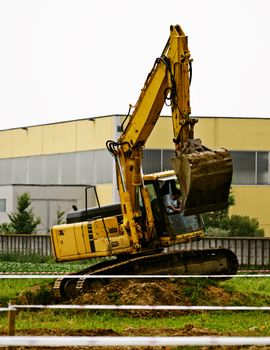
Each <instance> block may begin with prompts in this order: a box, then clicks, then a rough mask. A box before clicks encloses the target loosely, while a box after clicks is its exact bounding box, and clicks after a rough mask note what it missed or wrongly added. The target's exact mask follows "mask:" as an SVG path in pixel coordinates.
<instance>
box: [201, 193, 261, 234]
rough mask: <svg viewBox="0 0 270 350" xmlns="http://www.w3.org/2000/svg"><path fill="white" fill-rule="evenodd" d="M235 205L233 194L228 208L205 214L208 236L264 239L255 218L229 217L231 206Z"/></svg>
mask: <svg viewBox="0 0 270 350" xmlns="http://www.w3.org/2000/svg"><path fill="white" fill-rule="evenodd" d="M234 204H235V198H234V196H233V194H232V193H230V196H229V206H228V208H226V209H224V210H220V211H216V212H210V213H206V214H203V219H204V224H205V227H206V232H207V235H208V236H221V237H263V236H264V230H263V229H261V228H260V227H259V222H258V220H257V219H255V218H250V217H249V216H242V215H231V216H230V215H229V208H230V206H232V205H234Z"/></svg>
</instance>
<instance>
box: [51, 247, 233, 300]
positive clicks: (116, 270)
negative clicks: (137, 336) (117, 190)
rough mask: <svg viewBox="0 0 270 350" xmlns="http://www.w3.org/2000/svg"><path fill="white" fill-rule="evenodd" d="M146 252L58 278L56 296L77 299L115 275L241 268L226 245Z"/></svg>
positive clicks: (202, 272) (230, 271)
mask: <svg viewBox="0 0 270 350" xmlns="http://www.w3.org/2000/svg"><path fill="white" fill-rule="evenodd" d="M145 254H146V252H144V254H138V255H137V256H134V257H130V258H117V259H110V260H105V261H103V262H101V263H99V264H95V265H93V266H90V267H88V268H86V269H84V270H82V271H79V272H77V273H76V274H75V275H80V277H78V278H74V277H72V278H69V277H68V276H65V277H63V278H58V279H57V280H56V282H55V284H54V295H55V296H56V297H57V298H67V299H69V298H74V297H76V296H78V295H80V294H81V293H86V292H89V291H93V290H95V289H98V288H100V287H102V286H104V285H106V284H108V283H110V281H111V280H112V279H113V278H114V277H110V276H112V275H142V276H143V275H164V276H165V275H167V276H168V275H169V276H172V277H173V275H234V274H235V273H236V272H237V269H238V260H237V258H236V256H235V254H234V253H233V252H232V251H230V250H228V249H223V248H216V249H203V250H183V251H177V252H176V251H174V252H169V253H164V252H162V251H161V250H160V249H157V250H155V251H152V252H151V251H149V252H148V254H146V255H145ZM96 275H102V278H94V277H93V276H96ZM81 276H82V277H81ZM84 276H85V277H84ZM106 276H108V277H106ZM89 277H90V278H89ZM161 278H162V277H161ZM130 279H132V277H130Z"/></svg>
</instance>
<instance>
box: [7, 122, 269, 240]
mask: <svg viewBox="0 0 270 350" xmlns="http://www.w3.org/2000/svg"><path fill="white" fill-rule="evenodd" d="M198 119H199V122H198V124H197V125H196V127H195V136H196V137H198V138H201V140H202V141H203V144H204V145H205V146H207V147H209V148H212V149H216V148H219V147H224V148H227V149H228V150H229V151H230V152H231V154H232V157H233V166H234V174H233V194H234V196H235V200H236V204H235V206H233V207H232V208H231V213H232V214H241V215H248V216H250V217H254V218H257V219H258V221H259V223H260V227H261V228H263V229H264V230H265V233H266V235H267V236H270V215H269V213H268V211H269V208H270V186H269V185H270V168H269V152H270V138H269V135H270V119H267V118H225V117H199V118H198ZM122 121H123V116H122V115H108V116H101V117H96V118H84V119H77V120H73V121H66V122H60V123H53V124H45V125H37V126H28V127H23V128H16V129H8V130H1V131H0V222H6V221H8V216H7V213H8V212H12V211H14V210H15V209H16V198H17V196H18V195H19V194H21V193H22V192H26V191H27V192H29V193H30V195H31V197H32V200H33V202H32V207H33V210H34V213H35V214H36V215H38V216H40V217H41V219H42V224H41V225H40V227H39V232H42V233H44V232H47V231H48V229H49V227H50V226H51V225H53V224H55V218H56V211H57V210H62V211H65V212H67V211H70V210H72V205H74V204H75V205H76V206H77V207H79V208H82V207H84V206H85V200H84V191H85V188H86V187H87V186H89V185H96V188H97V192H98V195H99V199H100V202H101V204H108V203H111V202H115V201H117V200H118V194H117V186H116V183H115V176H114V160H113V158H112V157H111V155H110V153H109V152H108V151H107V149H106V141H107V140H116V139H117V138H118V137H119V135H120V134H121V132H120V130H121V124H122ZM172 138H173V134H172V125H171V117H166V116H163V117H160V118H159V120H158V122H157V125H156V127H155V128H154V130H153V132H152V134H151V136H150V138H149V140H148V141H147V143H146V148H145V152H144V159H143V169H144V172H145V173H149V172H154V171H161V170H167V169H171V165H170V158H171V156H173V142H172ZM87 201H88V204H89V205H95V197H94V191H92V192H91V191H88V197H87Z"/></svg>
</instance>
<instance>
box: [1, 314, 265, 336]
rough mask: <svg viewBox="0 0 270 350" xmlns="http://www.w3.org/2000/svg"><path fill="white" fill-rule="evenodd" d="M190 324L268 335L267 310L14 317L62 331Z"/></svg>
mask: <svg viewBox="0 0 270 350" xmlns="http://www.w3.org/2000/svg"><path fill="white" fill-rule="evenodd" d="M190 324H192V325H193V327H196V328H204V329H208V330H211V331H215V332H217V333H220V334H223V335H224V334H227V335H235V336H236V335H242V336H251V335H253V336H267V335H269V334H270V315H269V314H268V313H267V312H256V313H254V312H250V311H249V312H245V311H241V312H230V311H226V312H220V311H218V312H207V313H206V312H204V313H199V314H189V315H182V316H174V317H165V318H159V317H147V318H142V317H141V318H131V317H128V316H119V315H118V314H117V312H102V313H101V312H97V313H95V312H89V311H81V310H80V311H76V312H75V311H54V310H42V311H38V312H28V311H20V312H19V314H18V315H17V316H16V329H17V330H31V329H48V330H49V329H62V330H95V329H112V330H114V331H115V332H118V333H122V332H124V331H126V330H127V329H128V328H139V329H149V330H150V332H151V330H153V329H166V328H167V329H168V328H170V329H175V330H176V329H182V328H184V327H185V326H186V325H190ZM6 327H7V318H6V316H5V315H4V314H1V317H0V329H2V330H3V329H6Z"/></svg>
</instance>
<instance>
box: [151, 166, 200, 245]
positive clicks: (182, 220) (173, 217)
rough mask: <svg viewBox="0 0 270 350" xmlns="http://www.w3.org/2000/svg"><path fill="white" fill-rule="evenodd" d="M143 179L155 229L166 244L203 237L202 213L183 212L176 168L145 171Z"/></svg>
mask: <svg viewBox="0 0 270 350" xmlns="http://www.w3.org/2000/svg"><path fill="white" fill-rule="evenodd" d="M144 182H145V186H146V187H147V189H148V193H149V196H150V201H151V208H152V212H153V216H154V220H155V228H156V232H157V235H158V237H159V239H160V241H161V242H162V244H163V245H164V246H166V245H169V242H170V244H171V243H172V241H175V243H184V242H188V241H192V240H198V239H201V238H202V237H203V235H204V227H203V220H202V217H201V215H200V214H196V215H193V214H191V215H183V211H182V208H181V205H182V203H181V201H182V199H183V197H182V192H181V189H180V184H179V181H178V179H177V177H176V175H175V173H174V171H166V172H161V173H156V174H152V175H145V177H144ZM176 196H178V198H176ZM173 205H174V206H175V207H173ZM172 208H174V209H172Z"/></svg>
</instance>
